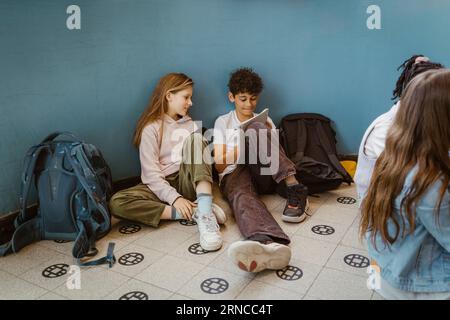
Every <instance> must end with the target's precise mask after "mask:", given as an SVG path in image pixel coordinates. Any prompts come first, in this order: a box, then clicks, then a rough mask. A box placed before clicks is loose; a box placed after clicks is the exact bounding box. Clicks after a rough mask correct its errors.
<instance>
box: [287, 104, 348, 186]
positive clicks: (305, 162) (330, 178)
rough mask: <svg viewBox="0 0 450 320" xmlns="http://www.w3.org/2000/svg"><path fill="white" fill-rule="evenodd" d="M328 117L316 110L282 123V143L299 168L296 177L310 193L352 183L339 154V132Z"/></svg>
mask: <svg viewBox="0 0 450 320" xmlns="http://www.w3.org/2000/svg"><path fill="white" fill-rule="evenodd" d="M330 123H331V121H330V119H328V118H327V117H325V116H323V115H320V114H317V113H296V114H291V115H288V116H286V117H284V118H283V119H282V120H281V123H280V144H281V146H282V147H283V149H284V150H285V152H286V155H287V156H288V158H289V159H291V160H292V161H293V162H294V164H295V167H296V169H297V174H296V177H297V179H298V180H299V181H300V182H301V183H303V184H304V185H306V186H307V187H308V189H309V193H310V194H315V193H321V192H325V191H328V190H333V189H336V188H338V187H339V186H340V185H341V183H342V182H347V183H348V184H350V183H352V182H353V179H352V177H351V176H350V175H349V174H348V173H347V171H346V170H345V169H344V167H342V165H341V163H340V162H339V160H338V157H337V151H336V132H335V131H334V130H333V128H332V127H331V124H330Z"/></svg>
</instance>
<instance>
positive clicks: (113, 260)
mask: <svg viewBox="0 0 450 320" xmlns="http://www.w3.org/2000/svg"><path fill="white" fill-rule="evenodd" d="M115 246H116V244H115V243H114V242H110V243H109V244H108V251H107V254H106V262H107V263H108V265H109V267H110V268H112V266H113V265H114V263H116V257H115V256H114V247H115Z"/></svg>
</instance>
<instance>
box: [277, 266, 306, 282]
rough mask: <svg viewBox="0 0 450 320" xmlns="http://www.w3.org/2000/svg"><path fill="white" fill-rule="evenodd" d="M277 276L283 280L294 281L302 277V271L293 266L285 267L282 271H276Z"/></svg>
mask: <svg viewBox="0 0 450 320" xmlns="http://www.w3.org/2000/svg"><path fill="white" fill-rule="evenodd" d="M276 273H277V276H278V277H279V278H281V279H283V280H287V281H294V280H298V279H300V278H301V277H303V271H302V270H301V269H300V268H297V267H294V266H287V267H285V268H284V269H281V270H277V271H276Z"/></svg>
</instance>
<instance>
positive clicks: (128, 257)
mask: <svg viewBox="0 0 450 320" xmlns="http://www.w3.org/2000/svg"><path fill="white" fill-rule="evenodd" d="M143 260H144V256H143V255H142V254H141V253H138V252H130V253H127V254H124V255H123V256H121V257H120V258H119V263H120V264H121V265H123V266H134V265H135V264H138V263H141V262H142V261H143Z"/></svg>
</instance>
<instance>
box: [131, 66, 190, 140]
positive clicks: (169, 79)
mask: <svg viewBox="0 0 450 320" xmlns="http://www.w3.org/2000/svg"><path fill="white" fill-rule="evenodd" d="M193 85H194V82H193V81H192V79H191V78H189V77H188V76H187V75H185V74H183V73H169V74H166V75H165V76H164V77H162V78H161V79H160V80H159V82H158V84H157V85H156V88H155V90H153V93H152V96H151V98H150V102H149V104H148V106H147V108H146V109H145V110H144V112H143V113H142V115H141V116H140V118H139V120H138V122H137V125H136V129H135V132H134V138H133V144H134V146H135V147H136V148H139V145H140V144H141V137H142V131H143V130H144V128H145V127H146V126H148V125H149V124H150V123H152V122H154V121H156V120H158V119H163V116H164V113H166V112H167V108H168V104H167V99H166V95H167V93H169V92H170V93H177V92H178V91H181V90H184V89H186V88H188V87H192V86H193ZM162 131H163V125H162V124H161V127H160V141H159V144H160V145H161V140H162Z"/></svg>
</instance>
